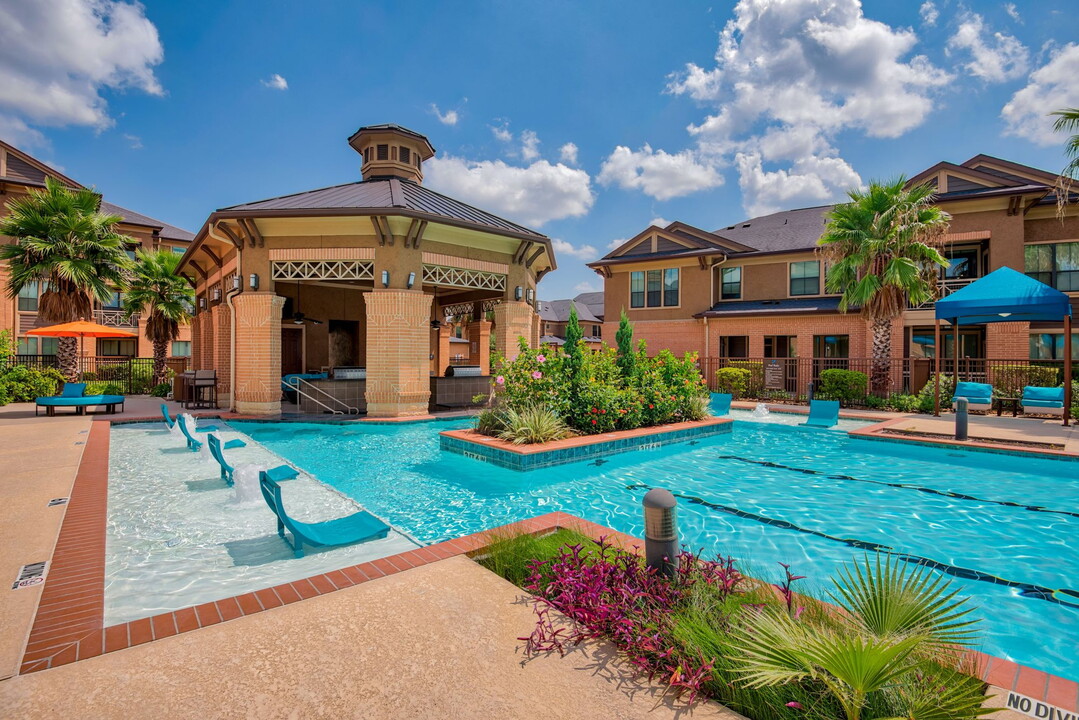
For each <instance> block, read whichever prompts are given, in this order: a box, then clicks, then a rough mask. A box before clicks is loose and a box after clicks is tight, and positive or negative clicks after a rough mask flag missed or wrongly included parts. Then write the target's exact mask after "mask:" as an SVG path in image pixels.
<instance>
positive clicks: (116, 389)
mask: <svg viewBox="0 0 1079 720" xmlns="http://www.w3.org/2000/svg"><path fill="white" fill-rule="evenodd" d="M86 394H87V395H123V394H124V389H123V388H122V387H120V386H119V385H117V384H116V383H112V382H91V383H86Z"/></svg>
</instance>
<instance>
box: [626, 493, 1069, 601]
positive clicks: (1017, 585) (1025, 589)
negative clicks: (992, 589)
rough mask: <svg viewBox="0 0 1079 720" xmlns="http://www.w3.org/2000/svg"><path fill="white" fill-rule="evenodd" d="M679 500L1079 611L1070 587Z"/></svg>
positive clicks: (690, 497) (704, 502) (686, 497)
mask: <svg viewBox="0 0 1079 720" xmlns="http://www.w3.org/2000/svg"><path fill="white" fill-rule="evenodd" d="M626 489H627V490H651V489H652V488H651V486H650V485H645V484H644V483H637V484H635V485H627V486H626ZM672 494H673V495H674V496H675V497H676V498H681V499H683V500H685V501H687V502H689V503H692V504H694V505H700V506H702V507H706V508H708V509H710V510H718V511H719V512H723V513H727V514H728V515H734V516H736V517H740V518H744V519H746V520H753V521H756V522H759V523H762V524H764V525H771V526H772V527H777V528H780V529H783V530H793V531H794V532H800V533H803V534H805V535H813V536H814V537H819V538H824V539H825V540H831V541H832V542H838V543H843V544H844V545H846V546H848V547H852V548H857V549H859V550H866V551H870V552H879V553H884V554H887V555H892V556H894V557H897V558H899V559H900V560H902V561H903V562H908V563H912V564H914V565H924V566H925V567H928V568H932V569H933V570H938V571H940V572H942V573H945V574H947V575H951V576H953V577H958V578H964V579H966V580H977V581H979V582H985V583H991V584H993V585H1004V586H1006V587H1010V588H1014V589H1016V590H1018V591H1019V595H1020V596H1022V597H1027V598H1035V599H1037V600H1045V601H1046V602H1051V603H1054V604H1056V605H1062V606H1064V607H1070V608H1075V609H1079V602H1070V601H1068V600H1062V599H1061V598H1059V597H1057V593H1060V594H1062V595H1067V596H1069V597H1073V598H1076V599H1079V591H1076V590H1070V589H1068V588H1061V589H1059V590H1053V589H1052V588H1047V587H1042V586H1041V585H1034V584H1032V583H1024V582H1017V581H1015V580H1008V579H1006V578H1001V577H997V576H996V575H990V574H989V573H984V572H982V571H981V570H972V569H970V568H964V567H959V566H957V565H949V564H947V563H942V562H938V561H936V560H931V559H929V558H926V557H922V556H920V555H910V554H908V553H904V552H900V551H899V550H896V549H895V548H893V547H890V546H888V545H882V544H880V543H875V542H869V541H866V540H858V539H856V538H841V537H836V536H834V535H828V534H827V533H822V532H820V531H819V530H810V529H809V528H804V527H801V526H800V525H795V524H794V523H791V522H787V521H786V520H777V519H776V518H770V517H765V516H764V515H756V514H754V513H750V512H746V511H745V510H739V509H738V508H735V507H731V506H729V505H720V504H718V503H714V502H710V501H708V500H705V499H703V498H699V497H697V496H695V495H683V494H681V493H672Z"/></svg>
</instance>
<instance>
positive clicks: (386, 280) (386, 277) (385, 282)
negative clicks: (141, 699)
mask: <svg viewBox="0 0 1079 720" xmlns="http://www.w3.org/2000/svg"><path fill="white" fill-rule="evenodd" d="M389 286H390V271H389V270H383V271H382V287H384V288H385V287H389Z"/></svg>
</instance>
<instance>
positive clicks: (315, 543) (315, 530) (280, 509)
mask: <svg viewBox="0 0 1079 720" xmlns="http://www.w3.org/2000/svg"><path fill="white" fill-rule="evenodd" d="M259 487H260V488H261V489H262V497H263V499H265V500H266V504H267V505H269V506H270V510H272V511H273V513H274V515H276V516H277V534H278V535H280V536H281V539H282V540H284V541H285V542H286V543H287V544H288V546H289V547H290V548H292V551H293V553H294V554H295V555H296V557H298V558H301V557H303V546H304V545H309V546H311V547H336V546H339V545H352V544H353V543H358V542H364V541H367V540H375V539H381V538H384V537H386V535H387V533H389V531H390V526H389V525H387V524H386V523H384V522H382V521H381V520H379V519H378V518H377V517H375V516H374V515H372V514H371V513H369V512H367V511H366V510H360V511H359V512H356V513H353V514H352V515H348V516H346V517H342V518H336V519H334V520H326V521H324V522H317V523H306V522H300V521H299V520H293V519H292V518H291V517H289V515H288V513H287V512H285V506H284V505H283V504H282V502H281V486H280V485H278V484H277V482H275V481H274V480H272V479H271V478H270V476H269V474H268V473H267V471H265V470H263V471H262V472H260V473H259ZM285 530H288V531H289V533H290V534H291V535H292V540H291V541H290V540H289V538H288V536H287V535H286V534H285Z"/></svg>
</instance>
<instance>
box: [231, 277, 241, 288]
mask: <svg viewBox="0 0 1079 720" xmlns="http://www.w3.org/2000/svg"><path fill="white" fill-rule="evenodd" d="M232 289H233V290H239V289H240V276H239V275H233V276H232Z"/></svg>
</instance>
